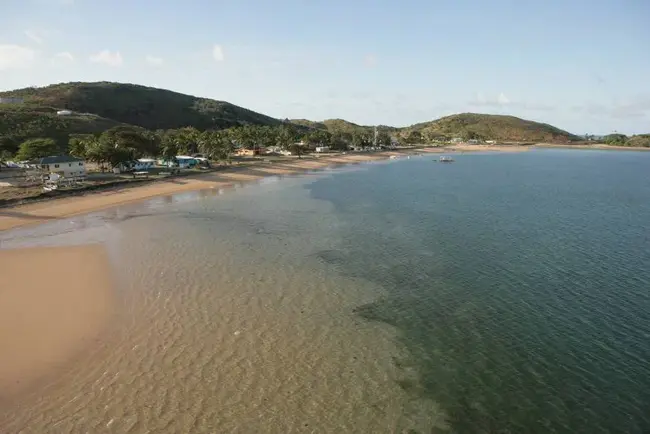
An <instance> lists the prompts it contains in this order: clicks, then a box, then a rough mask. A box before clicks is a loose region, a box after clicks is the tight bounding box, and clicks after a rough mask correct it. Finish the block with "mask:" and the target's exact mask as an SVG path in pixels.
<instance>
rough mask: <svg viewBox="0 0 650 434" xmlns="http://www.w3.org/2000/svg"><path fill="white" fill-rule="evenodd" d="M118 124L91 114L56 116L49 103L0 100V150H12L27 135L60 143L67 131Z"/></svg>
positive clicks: (86, 131)
mask: <svg viewBox="0 0 650 434" xmlns="http://www.w3.org/2000/svg"><path fill="white" fill-rule="evenodd" d="M118 125H122V124H121V123H120V122H116V121H114V120H112V119H106V118H103V117H100V116H94V115H73V116H57V114H56V109H54V108H52V107H38V106H24V105H13V104H11V105H10V104H0V151H2V150H5V151H8V152H9V153H11V154H13V153H15V152H16V150H17V149H18V146H19V145H20V143H22V142H23V141H25V140H27V139H31V138H37V137H49V138H52V139H54V140H56V141H57V142H58V143H59V144H60V145H61V146H64V145H65V144H67V143H68V138H69V136H70V135H71V134H89V133H101V132H102V131H106V130H107V129H109V128H112V127H115V126H118Z"/></svg>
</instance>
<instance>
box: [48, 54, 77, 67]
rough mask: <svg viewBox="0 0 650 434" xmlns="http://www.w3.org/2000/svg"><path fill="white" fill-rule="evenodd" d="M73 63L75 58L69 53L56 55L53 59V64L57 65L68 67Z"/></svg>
mask: <svg viewBox="0 0 650 434" xmlns="http://www.w3.org/2000/svg"><path fill="white" fill-rule="evenodd" d="M72 62H74V56H73V55H72V54H71V53H70V52H68V51H62V52H60V53H56V54H55V55H54V58H53V59H52V63H53V64H55V65H66V64H70V63H72Z"/></svg>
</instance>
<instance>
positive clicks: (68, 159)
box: [33, 155, 84, 164]
mask: <svg viewBox="0 0 650 434" xmlns="http://www.w3.org/2000/svg"><path fill="white" fill-rule="evenodd" d="M75 161H84V160H82V159H81V158H77V157H73V156H72V155H57V156H53V157H43V158H39V159H36V160H34V161H33V163H34V164H59V163H73V162H75Z"/></svg>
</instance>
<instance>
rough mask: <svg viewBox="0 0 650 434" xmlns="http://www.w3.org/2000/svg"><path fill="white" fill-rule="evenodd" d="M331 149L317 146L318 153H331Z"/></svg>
mask: <svg viewBox="0 0 650 434" xmlns="http://www.w3.org/2000/svg"><path fill="white" fill-rule="evenodd" d="M329 150H330V147H329V146H316V152H318V153H320V152H329Z"/></svg>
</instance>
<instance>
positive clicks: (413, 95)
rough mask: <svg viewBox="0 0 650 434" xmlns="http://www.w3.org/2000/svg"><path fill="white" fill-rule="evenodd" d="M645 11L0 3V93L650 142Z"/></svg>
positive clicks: (436, 4)
mask: <svg viewBox="0 0 650 434" xmlns="http://www.w3.org/2000/svg"><path fill="white" fill-rule="evenodd" d="M649 20H650V1H649V0H546V1H539V0H535V1H530V0H454V1H451V0H445V1H442V0H400V1H388V0H374V1H370V0H183V1H178V0H110V1H108V0H0V90H10V89H15V88H22V87H27V86H44V85H48V84H52V83H59V82H70V81H113V82H126V83H136V84H141V85H146V86H153V87H160V88H165V89H171V90H174V91H177V92H182V93H187V94H191V95H196V96H201V97H206V98H214V99H218V100H223V101H228V102H231V103H233V104H237V105H239V106H243V107H246V108H249V109H251V110H255V111H258V112H261V113H264V114H267V115H270V116H273V117H276V118H292V119H293V118H306V119H311V120H323V119H330V118H344V119H347V120H350V121H353V122H357V123H361V124H367V125H377V124H381V125H393V126H407V125H411V124H413V123H417V122H425V121H429V120H433V119H436V118H438V117H441V116H445V115H449V114H453V113H461V112H477V113H495V114H512V115H515V116H519V117H523V118H526V119H532V120H536V121H541V122H546V123H550V124H552V125H555V126H557V127H559V128H562V129H565V130H568V131H570V132H573V133H576V134H585V133H589V134H607V133H611V132H614V131H617V132H622V133H626V134H638V133H650V27H649V26H648V25H647V23H648V22H649Z"/></svg>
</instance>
